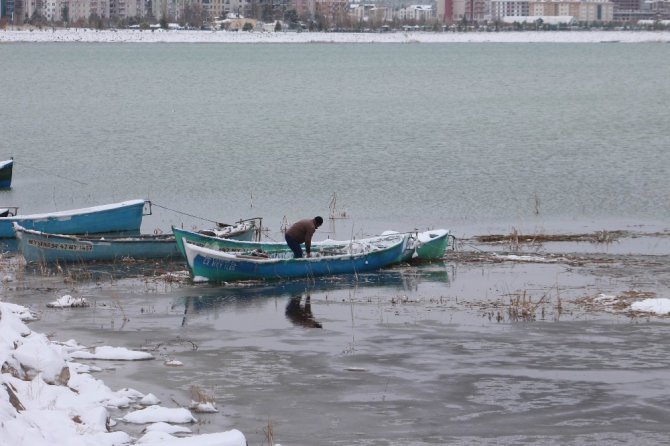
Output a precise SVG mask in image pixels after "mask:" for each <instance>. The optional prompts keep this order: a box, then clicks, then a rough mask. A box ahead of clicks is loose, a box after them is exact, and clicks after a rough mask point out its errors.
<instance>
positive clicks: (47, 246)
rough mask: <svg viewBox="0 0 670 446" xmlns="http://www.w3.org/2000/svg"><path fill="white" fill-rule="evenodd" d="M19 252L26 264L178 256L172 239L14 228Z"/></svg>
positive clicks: (162, 236) (167, 236) (169, 236)
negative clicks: (69, 233) (91, 235)
mask: <svg viewBox="0 0 670 446" xmlns="http://www.w3.org/2000/svg"><path fill="white" fill-rule="evenodd" d="M15 230H16V240H17V245H18V249H19V251H20V252H21V254H23V257H24V258H25V259H26V262H28V263H33V262H42V263H51V262H90V261H116V260H122V259H129V258H132V259H137V260H140V259H155V258H165V259H167V258H170V257H178V256H179V250H178V249H177V244H176V243H175V239H174V236H172V235H171V234H165V235H142V236H129V237H109V236H104V237H88V236H87V237H82V236H76V235H64V234H49V233H45V232H40V231H33V230H29V229H25V228H22V227H20V226H18V225H17V226H15Z"/></svg>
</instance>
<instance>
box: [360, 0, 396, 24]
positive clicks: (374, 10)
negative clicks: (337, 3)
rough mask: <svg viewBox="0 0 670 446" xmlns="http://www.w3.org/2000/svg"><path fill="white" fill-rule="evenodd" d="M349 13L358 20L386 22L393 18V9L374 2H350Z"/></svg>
mask: <svg viewBox="0 0 670 446" xmlns="http://www.w3.org/2000/svg"><path fill="white" fill-rule="evenodd" d="M349 14H350V15H351V17H352V18H353V19H354V20H355V21H357V22H373V23H386V22H390V21H391V20H393V11H392V10H391V9H389V8H386V7H380V6H377V5H375V4H374V3H358V2H357V3H350V4H349Z"/></svg>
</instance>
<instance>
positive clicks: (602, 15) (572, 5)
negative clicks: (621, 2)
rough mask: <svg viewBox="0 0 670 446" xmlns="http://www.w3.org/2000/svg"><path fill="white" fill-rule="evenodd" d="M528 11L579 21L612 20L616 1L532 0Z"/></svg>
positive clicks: (538, 14) (539, 14) (532, 14)
mask: <svg viewBox="0 0 670 446" xmlns="http://www.w3.org/2000/svg"><path fill="white" fill-rule="evenodd" d="M528 12H529V15H531V16H572V17H573V18H574V20H575V21H577V22H589V23H590V22H611V21H612V19H613V18H614V3H612V2H611V1H609V0H580V1H576V0H572V1H570V0H560V1H559V0H536V1H533V0H531V1H529V2H528Z"/></svg>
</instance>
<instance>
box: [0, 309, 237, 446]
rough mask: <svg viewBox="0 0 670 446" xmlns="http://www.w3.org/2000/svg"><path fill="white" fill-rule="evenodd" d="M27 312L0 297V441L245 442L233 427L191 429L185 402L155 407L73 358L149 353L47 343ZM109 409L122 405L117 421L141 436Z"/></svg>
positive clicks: (29, 444) (221, 445)
mask: <svg viewBox="0 0 670 446" xmlns="http://www.w3.org/2000/svg"><path fill="white" fill-rule="evenodd" d="M32 319H34V315H33V314H31V312H30V311H29V310H28V309H27V308H25V307H23V306H20V305H16V304H11V303H6V302H0V366H2V373H0V445H12V446H24V445H25V446H53V445H68V446H71V445H81V446H115V445H128V444H134V443H136V442H138V443H142V444H144V445H152V444H153V445H159V444H160V445H174V446H189V445H198V446H207V445H217V446H244V445H246V438H245V436H244V435H243V434H242V432H240V431H239V430H236V429H232V430H229V431H225V432H219V433H213V434H202V435H193V436H191V435H190V434H191V429H189V428H188V427H187V425H188V424H190V423H193V422H195V421H197V420H196V418H195V417H194V416H193V415H192V414H191V411H190V410H189V409H187V408H183V407H177V408H170V407H163V406H161V405H160V401H159V400H158V399H157V398H156V397H155V396H154V395H152V394H148V395H144V394H142V393H140V392H138V391H137V390H134V389H131V388H125V389H121V390H118V391H112V390H111V389H110V388H109V387H107V386H106V385H105V384H104V383H103V382H102V381H100V380H99V379H96V378H94V377H93V376H92V373H93V372H95V371H96V367H92V366H89V365H86V364H84V363H80V362H75V361H74V359H79V360H80V359H103V360H104V359H114V360H127V361H133V360H147V359H154V358H153V356H152V355H151V354H149V353H146V352H138V351H132V350H128V349H125V348H123V347H106V346H103V347H97V348H95V349H89V348H86V347H84V346H82V345H79V344H77V342H75V341H74V340H70V341H67V342H54V341H51V340H50V339H48V338H47V337H46V336H45V335H44V334H41V333H36V332H33V331H32V330H30V329H29V328H28V326H27V325H26V324H25V323H24V322H23V321H24V320H32ZM110 410H111V411H114V413H117V412H118V411H125V412H126V413H125V415H123V416H122V417H117V418H116V419H118V420H119V421H122V422H124V423H133V424H145V425H146V428H145V430H144V432H145V433H144V435H143V436H142V437H141V438H139V439H135V438H133V437H132V436H131V435H129V434H128V433H126V432H124V431H123V429H119V428H117V429H112V427H113V426H115V425H117V421H116V419H115V417H113V416H112V415H111V413H110ZM196 411H197V410H196ZM119 427H120V426H119ZM177 435H180V436H177ZM184 435H186V436H184Z"/></svg>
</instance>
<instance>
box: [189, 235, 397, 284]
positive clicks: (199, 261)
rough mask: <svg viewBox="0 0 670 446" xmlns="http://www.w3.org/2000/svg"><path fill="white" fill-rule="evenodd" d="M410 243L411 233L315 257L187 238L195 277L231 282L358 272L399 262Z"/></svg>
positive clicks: (325, 251) (192, 275)
mask: <svg viewBox="0 0 670 446" xmlns="http://www.w3.org/2000/svg"><path fill="white" fill-rule="evenodd" d="M406 244H407V236H406V235H405V236H403V237H400V238H399V239H397V240H394V241H393V242H391V243H379V244H377V245H370V246H368V247H367V248H365V249H360V250H356V249H352V248H345V249H333V250H325V249H323V250H321V251H320V252H318V253H316V252H313V253H312V257H303V258H299V259H295V258H292V256H291V255H287V253H281V252H278V253H274V255H272V254H267V253H258V252H256V251H251V252H248V253H229V252H222V251H218V250H215V249H211V248H206V247H203V246H197V245H195V244H192V243H190V242H188V241H185V242H184V249H185V251H186V262H187V264H188V268H189V271H190V273H191V277H192V278H193V280H194V281H196V282H199V281H209V282H229V281H236V280H276V279H290V278H300V277H317V276H328V275H334V274H356V273H363V272H369V271H375V270H378V269H380V268H383V267H385V266H388V265H392V264H394V263H398V261H399V260H400V258H401V256H402V254H403V252H404V250H405V245H406Z"/></svg>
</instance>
